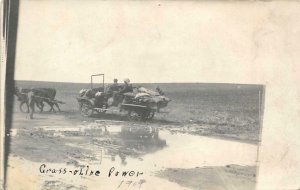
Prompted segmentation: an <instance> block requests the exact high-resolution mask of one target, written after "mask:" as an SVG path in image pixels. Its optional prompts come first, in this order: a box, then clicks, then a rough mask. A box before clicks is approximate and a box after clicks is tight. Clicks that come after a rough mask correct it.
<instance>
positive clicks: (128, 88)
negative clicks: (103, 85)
mask: <svg viewBox="0 0 300 190" xmlns="http://www.w3.org/2000/svg"><path fill="white" fill-rule="evenodd" d="M126 92H133V88H132V85H131V84H130V80H129V78H126V79H124V86H123V88H122V90H121V91H120V93H122V94H124V93H126Z"/></svg>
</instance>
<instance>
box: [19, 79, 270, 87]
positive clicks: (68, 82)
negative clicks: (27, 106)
mask: <svg viewBox="0 0 300 190" xmlns="http://www.w3.org/2000/svg"><path fill="white" fill-rule="evenodd" d="M15 81H23V82H52V83H72V84H90V82H67V81H39V80H15ZM110 83H113V82H109V83H107V82H104V84H110ZM132 84H228V85H261V86H264V84H254V83H253V84H249V83H248V84H246V83H222V82H221V83H220V82H133V83H132Z"/></svg>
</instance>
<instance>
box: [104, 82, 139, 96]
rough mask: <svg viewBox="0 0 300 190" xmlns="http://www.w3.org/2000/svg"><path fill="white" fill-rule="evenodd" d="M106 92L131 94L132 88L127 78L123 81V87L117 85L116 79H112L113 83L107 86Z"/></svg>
mask: <svg viewBox="0 0 300 190" xmlns="http://www.w3.org/2000/svg"><path fill="white" fill-rule="evenodd" d="M108 92H119V93H122V94H123V93H126V92H133V88H132V85H131V84H130V80H129V79H128V78H126V79H124V85H120V84H118V79H114V83H113V84H112V85H110V86H109V89H108Z"/></svg>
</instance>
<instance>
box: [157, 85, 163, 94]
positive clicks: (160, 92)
mask: <svg viewBox="0 0 300 190" xmlns="http://www.w3.org/2000/svg"><path fill="white" fill-rule="evenodd" d="M156 91H157V92H158V93H159V95H161V96H164V95H165V93H164V92H163V91H162V90H161V89H160V88H159V86H157V87H156Z"/></svg>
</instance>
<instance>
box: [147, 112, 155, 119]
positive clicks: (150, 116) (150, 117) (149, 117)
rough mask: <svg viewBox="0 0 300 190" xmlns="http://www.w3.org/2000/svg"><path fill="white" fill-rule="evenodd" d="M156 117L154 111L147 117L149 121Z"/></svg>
mask: <svg viewBox="0 0 300 190" xmlns="http://www.w3.org/2000/svg"><path fill="white" fill-rule="evenodd" d="M154 115H155V111H154V110H151V111H150V112H149V113H148V115H147V119H148V120H150V119H153V117H154Z"/></svg>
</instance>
